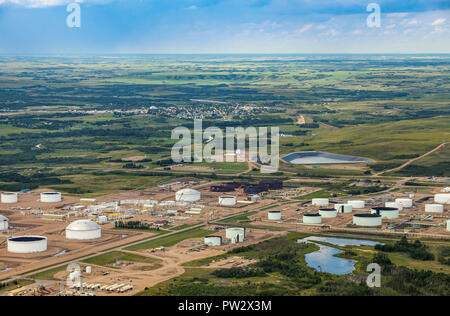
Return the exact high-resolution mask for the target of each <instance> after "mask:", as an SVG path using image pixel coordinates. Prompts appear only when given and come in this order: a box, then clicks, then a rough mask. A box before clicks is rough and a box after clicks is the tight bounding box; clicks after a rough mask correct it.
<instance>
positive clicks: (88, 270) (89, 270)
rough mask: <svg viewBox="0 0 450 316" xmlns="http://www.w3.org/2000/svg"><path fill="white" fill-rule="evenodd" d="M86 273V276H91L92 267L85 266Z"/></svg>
mask: <svg viewBox="0 0 450 316" xmlns="http://www.w3.org/2000/svg"><path fill="white" fill-rule="evenodd" d="M86 273H87V274H91V273H92V267H91V266H87V267H86Z"/></svg>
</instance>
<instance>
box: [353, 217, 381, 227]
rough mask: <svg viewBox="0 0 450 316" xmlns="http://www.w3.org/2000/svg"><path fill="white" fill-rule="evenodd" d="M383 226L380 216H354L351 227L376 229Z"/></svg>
mask: <svg viewBox="0 0 450 316" xmlns="http://www.w3.org/2000/svg"><path fill="white" fill-rule="evenodd" d="M382 224H383V220H382V217H381V215H378V214H355V215H353V225H356V226H361V227H377V226H381V225H382Z"/></svg>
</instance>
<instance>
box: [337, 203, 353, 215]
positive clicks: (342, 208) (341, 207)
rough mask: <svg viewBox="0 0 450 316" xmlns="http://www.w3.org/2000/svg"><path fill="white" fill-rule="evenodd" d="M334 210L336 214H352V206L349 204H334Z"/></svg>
mask: <svg viewBox="0 0 450 316" xmlns="http://www.w3.org/2000/svg"><path fill="white" fill-rule="evenodd" d="M334 208H335V209H336V211H338V213H352V212H353V206H351V205H350V204H335V205H334Z"/></svg>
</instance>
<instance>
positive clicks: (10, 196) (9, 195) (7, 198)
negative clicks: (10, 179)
mask: <svg viewBox="0 0 450 316" xmlns="http://www.w3.org/2000/svg"><path fill="white" fill-rule="evenodd" d="M17 202H19V197H18V194H17V193H15V192H2V203H4V204H14V203H17Z"/></svg>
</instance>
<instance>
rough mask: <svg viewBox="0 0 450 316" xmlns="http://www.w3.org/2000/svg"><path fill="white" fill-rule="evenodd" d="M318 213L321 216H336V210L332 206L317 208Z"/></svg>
mask: <svg viewBox="0 0 450 316" xmlns="http://www.w3.org/2000/svg"><path fill="white" fill-rule="evenodd" d="M319 214H320V215H321V216H322V218H336V217H337V214H338V211H337V210H336V209H334V208H323V209H320V210H319Z"/></svg>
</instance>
